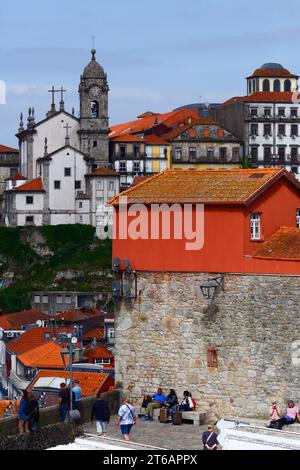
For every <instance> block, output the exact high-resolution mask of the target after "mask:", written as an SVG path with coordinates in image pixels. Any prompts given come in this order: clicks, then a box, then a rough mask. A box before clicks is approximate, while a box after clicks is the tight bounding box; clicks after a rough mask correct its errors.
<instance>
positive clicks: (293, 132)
mask: <svg viewBox="0 0 300 470" xmlns="http://www.w3.org/2000/svg"><path fill="white" fill-rule="evenodd" d="M292 135H294V136H298V124H292V125H291V136H292Z"/></svg>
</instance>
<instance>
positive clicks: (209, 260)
mask: <svg viewBox="0 0 300 470" xmlns="http://www.w3.org/2000/svg"><path fill="white" fill-rule="evenodd" d="M125 196H126V197H127V201H128V205H129V207H130V206H132V205H133V204H135V203H136V204H139V203H143V204H145V205H146V206H147V210H148V215H147V219H148V220H147V222H148V228H147V230H148V237H149V238H148V239H143V237H144V235H142V237H139V238H138V237H137V238H138V239H134V240H132V239H130V238H128V239H121V238H120V237H118V232H119V225H118V224H119V217H117V223H116V228H117V238H116V240H114V241H113V256H114V257H118V258H120V259H121V260H122V259H128V260H130V263H131V266H132V268H133V269H134V270H136V271H177V272H178V271H187V272H229V273H261V274H263V273H270V274H272V273H274V274H277V273H278V274H300V263H299V262H298V261H299V260H300V249H299V240H300V230H296V228H297V227H300V184H299V182H298V181H297V180H296V179H295V178H294V177H293V176H292V175H291V174H290V173H288V172H287V171H286V170H284V169H277V168H265V169H258V170H253V169H251V170H206V171H204V170H203V171H201V170H177V171H176V170H169V171H165V172H163V173H160V174H159V175H156V176H154V177H151V178H149V179H147V180H146V181H143V182H142V183H140V184H138V185H136V186H134V187H132V188H131V189H129V190H127V191H125V192H123V193H122V197H125ZM163 203H165V204H168V205H172V204H179V207H181V209H182V210H183V207H184V203H188V204H192V207H193V223H194V224H195V221H196V220H195V218H196V205H198V206H199V205H203V208H204V216H203V221H201V230H203V235H204V239H203V246H201V247H200V248H199V249H190V250H188V249H186V248H187V243H188V242H190V241H191V240H188V238H187V237H185V236H184V235H183V237H182V239H180V237H174V220H175V219H174V216H171V219H170V220H171V229H170V239H163V238H162V232H161V230H162V217H161V216H160V217H161V218H160V225H161V227H160V232H159V236H157V237H156V238H157V239H151V235H150V229H151V215H150V207H151V205H152V204H163ZM111 204H113V205H114V206H115V207H116V212H117V215H119V210H118V204H119V198H118V197H116V198H114V199H112V200H111ZM136 218H137V216H130V215H128V226H130V223H131V222H132V221H134V220H136ZM144 220H145V219H144ZM282 227H290V228H291V230H292V229H293V232H292V235H291V231H290V230H288V229H283V228H282ZM275 234H276V235H275ZM198 235H199V234H198ZM144 238H146V237H144ZM278 246H280V247H281V249H280V250H278ZM285 246H289V250H288V251H286V250H285V248H284V247H285ZM265 247H266V248H265ZM291 247H292V248H291ZM286 253H288V254H286Z"/></svg>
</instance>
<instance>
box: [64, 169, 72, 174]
mask: <svg viewBox="0 0 300 470" xmlns="http://www.w3.org/2000/svg"><path fill="white" fill-rule="evenodd" d="M65 176H71V168H65Z"/></svg>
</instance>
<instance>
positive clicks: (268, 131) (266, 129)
mask: <svg viewBox="0 0 300 470" xmlns="http://www.w3.org/2000/svg"><path fill="white" fill-rule="evenodd" d="M266 135H268V136H270V135H271V124H264V136H266Z"/></svg>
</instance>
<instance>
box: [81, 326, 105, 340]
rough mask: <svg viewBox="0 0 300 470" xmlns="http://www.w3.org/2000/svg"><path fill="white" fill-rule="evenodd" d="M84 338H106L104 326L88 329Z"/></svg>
mask: <svg viewBox="0 0 300 470" xmlns="http://www.w3.org/2000/svg"><path fill="white" fill-rule="evenodd" d="M83 338H84V339H93V338H96V339H97V340H101V339H103V338H104V329H103V328H93V329H92V330H89V331H87V332H86V333H84V335H83Z"/></svg>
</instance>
